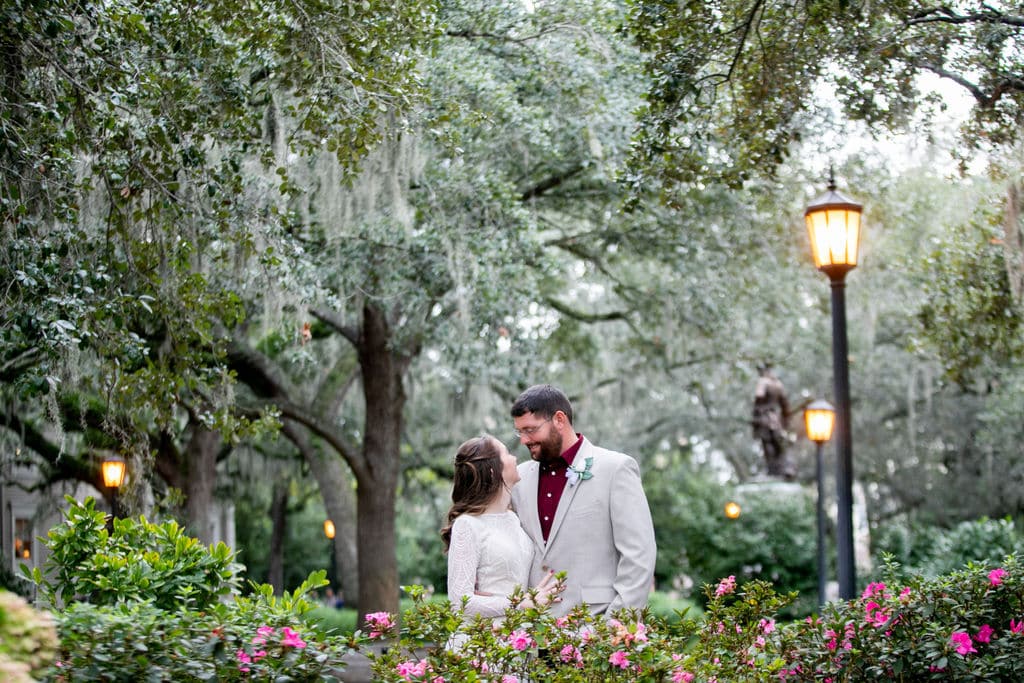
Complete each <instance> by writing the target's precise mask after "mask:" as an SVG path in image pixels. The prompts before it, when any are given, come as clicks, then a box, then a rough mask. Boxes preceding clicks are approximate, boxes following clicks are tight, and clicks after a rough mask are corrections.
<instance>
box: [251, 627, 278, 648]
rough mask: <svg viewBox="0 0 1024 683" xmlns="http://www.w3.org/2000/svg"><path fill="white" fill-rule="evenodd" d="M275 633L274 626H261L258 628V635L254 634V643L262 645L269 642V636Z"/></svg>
mask: <svg viewBox="0 0 1024 683" xmlns="http://www.w3.org/2000/svg"><path fill="white" fill-rule="evenodd" d="M272 635H274V627H273V626H260V627H259V628H258V629H256V635H255V636H253V638H252V642H253V644H254V645H262V644H263V643H265V642H267V638H269V637H270V636H272Z"/></svg>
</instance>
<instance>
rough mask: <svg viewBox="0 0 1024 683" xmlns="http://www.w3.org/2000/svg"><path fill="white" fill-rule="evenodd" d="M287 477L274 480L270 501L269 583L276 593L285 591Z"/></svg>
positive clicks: (279, 593)
mask: <svg viewBox="0 0 1024 683" xmlns="http://www.w3.org/2000/svg"><path fill="white" fill-rule="evenodd" d="M288 487H289V482H288V480H287V479H282V478H280V477H279V478H277V479H276V480H275V481H274V492H273V496H272V499H271V501H270V553H269V557H268V558H267V559H268V563H267V583H269V584H270V585H271V587H272V588H273V589H274V595H281V593H283V592H284V536H285V530H286V525H287V522H288Z"/></svg>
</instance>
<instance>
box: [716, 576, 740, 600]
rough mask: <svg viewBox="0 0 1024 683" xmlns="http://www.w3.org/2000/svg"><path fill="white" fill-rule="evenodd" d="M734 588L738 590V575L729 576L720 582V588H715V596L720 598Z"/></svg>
mask: <svg viewBox="0 0 1024 683" xmlns="http://www.w3.org/2000/svg"><path fill="white" fill-rule="evenodd" d="M734 590H736V577H735V576H732V575H730V576H729V577H728V578H726V579H722V580H721V581H719V582H718V588H716V589H715V597H716V598H720V597H722V596H723V595H729V594H730V593H732V592H733V591H734Z"/></svg>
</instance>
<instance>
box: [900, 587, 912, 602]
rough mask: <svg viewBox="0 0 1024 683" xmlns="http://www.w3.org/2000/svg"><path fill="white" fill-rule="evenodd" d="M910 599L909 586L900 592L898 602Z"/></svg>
mask: <svg viewBox="0 0 1024 683" xmlns="http://www.w3.org/2000/svg"><path fill="white" fill-rule="evenodd" d="M909 599H910V586H907V587H906V588H904V589H903V590H901V591H900V602H906V601H907V600H909Z"/></svg>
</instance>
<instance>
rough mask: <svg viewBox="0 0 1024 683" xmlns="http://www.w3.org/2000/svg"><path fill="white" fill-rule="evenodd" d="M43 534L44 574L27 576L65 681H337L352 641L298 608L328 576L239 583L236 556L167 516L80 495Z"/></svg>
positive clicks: (307, 607) (58, 672) (306, 608)
mask: <svg viewBox="0 0 1024 683" xmlns="http://www.w3.org/2000/svg"><path fill="white" fill-rule="evenodd" d="M68 502H69V504H70V507H69V509H68V510H67V512H66V513H65V516H66V520H65V521H64V522H63V523H62V524H61V525H59V526H58V527H57V528H55V529H53V530H51V532H50V533H49V534H48V537H47V545H48V546H49V548H50V556H49V558H48V560H47V564H46V573H45V574H44V573H43V572H40V571H39V570H35V572H34V573H33V575H32V576H33V578H34V580H35V581H36V582H37V584H38V585H39V587H40V590H41V593H42V594H43V595H44V596H45V597H47V598H48V599H50V600H51V601H52V602H53V603H54V604H60V605H63V609H62V610H61V611H60V612H59V613H58V614H57V619H58V631H59V633H60V638H61V656H60V661H59V662H58V663H57V665H56V667H55V669H54V671H53V674H54V675H55V676H56V675H59V676H60V678H61V679H62V680H68V681H125V682H128V681H132V682H134V681H145V680H150V681H175V682H178V681H184V682H191V681H211V680H216V681H236V680H287V681H330V680H336V678H335V677H334V674H335V672H337V671H339V670H340V669H341V667H342V661H341V660H342V657H343V656H344V655H345V654H346V653H347V652H349V651H350V649H351V647H354V646H355V642H352V643H349V642H347V641H345V640H343V639H341V638H340V637H338V636H336V635H330V634H326V633H325V632H324V631H323V630H322V629H320V628H318V627H317V626H316V624H315V623H311V622H308V621H306V620H304V618H303V615H304V614H305V613H306V612H308V611H309V610H310V609H312V607H313V605H312V604H310V603H309V602H307V601H306V595H308V594H309V593H310V592H311V591H313V590H316V589H317V588H320V587H322V586H324V585H326V584H327V581H326V579H325V572H323V571H320V572H314V573H313V574H311V575H310V577H309V578H308V579H307V580H306V581H305V582H304V583H303V584H302V585H301V586H299V588H297V589H296V590H295V591H294V592H292V593H285V594H284V595H282V596H279V597H277V596H274V595H273V590H272V589H271V587H270V586H267V585H259V586H255V585H254V586H253V591H252V593H251V594H250V595H247V596H242V595H241V594H240V592H239V588H238V583H239V580H238V578H237V576H236V571H237V569H238V568H239V567H238V565H236V564H235V563H234V555H233V553H232V552H231V551H230V550H229V549H228V548H227V547H226V546H224V545H223V544H218V545H217V546H211V547H209V548H206V547H204V546H203V545H202V544H201V543H199V542H198V541H197V540H196V539H194V538H190V537H188V536H186V535H185V534H184V533H183V532H182V530H181V528H180V527H179V526H178V525H177V524H176V523H174V522H172V521H169V522H164V523H162V524H153V523H150V522H147V521H146V520H145V519H143V518H141V517H140V518H139V519H137V520H130V519H124V520H115V521H114V523H113V531H112V532H109V533H108V531H107V528H106V519H105V517H106V516H105V515H104V513H102V512H99V511H97V510H96V509H95V502H94V501H93V500H92V499H87V500H86V501H85V502H82V503H79V502H77V501H75V500H74V499H70V498H69V499H68Z"/></svg>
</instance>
